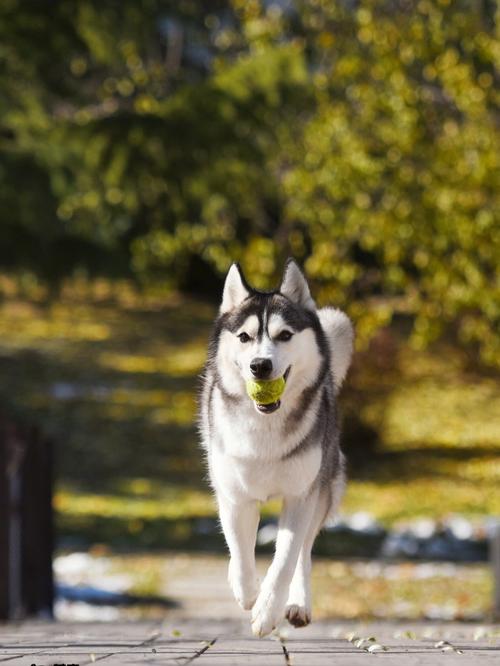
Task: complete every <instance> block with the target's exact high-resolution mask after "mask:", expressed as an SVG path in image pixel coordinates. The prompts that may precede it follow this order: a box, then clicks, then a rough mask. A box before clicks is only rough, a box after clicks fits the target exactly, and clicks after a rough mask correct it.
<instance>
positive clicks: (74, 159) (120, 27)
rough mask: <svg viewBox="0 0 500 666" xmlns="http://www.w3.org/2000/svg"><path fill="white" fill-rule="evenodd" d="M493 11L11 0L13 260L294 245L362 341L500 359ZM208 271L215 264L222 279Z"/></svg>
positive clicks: (7, 139) (410, 0)
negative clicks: (405, 337)
mask: <svg viewBox="0 0 500 666" xmlns="http://www.w3.org/2000/svg"><path fill="white" fill-rule="evenodd" d="M499 24H500V20H499V10H498V8H497V5H495V4H494V3H490V2H484V3H469V2H466V1H465V0H459V1H458V2H454V3H450V2H449V0H437V1H433V2H431V1H430V0H419V1H418V2H416V1H414V0H383V1H382V2H375V0H358V1H357V2H354V3H353V2H352V1H350V0H338V1H337V2H329V1H326V0H308V1H307V2H306V1H305V0H304V1H301V0H297V1H296V2H285V1H281V2H278V1H276V2H264V1H262V2H261V1H259V0H245V1H244V0H227V1H223V0H219V1H218V2H195V1H194V0H181V1H180V2H173V1H167V0H140V1H138V0H123V1H122V2H118V1H117V2H107V3H105V4H104V5H103V4H102V3H98V2H97V0H65V1H54V2H51V3H39V2H36V0H23V1H21V0H5V1H4V2H3V3H2V4H1V6H0V86H1V89H2V96H1V97H0V141H1V143H0V150H1V155H2V159H1V163H0V207H1V209H2V210H3V211H4V221H3V224H2V226H1V228H0V261H1V263H2V265H3V266H5V267H7V268H11V269H14V268H19V267H28V268H30V269H31V270H33V271H36V272H38V273H39V274H40V275H42V276H43V277H44V278H46V279H49V280H51V281H52V282H53V283H57V281H58V280H60V279H61V278H62V277H63V276H64V275H67V274H69V273H71V271H73V270H74V269H75V268H76V267H80V266H84V267H85V268H86V269H87V270H88V271H89V272H107V273H108V274H109V273H111V274H113V273H114V274H124V273H125V274H129V275H135V276H137V277H139V278H140V279H142V280H158V279H160V280H162V281H163V282H166V283H167V284H170V285H172V286H173V287H181V288H192V287H198V288H199V287H200V285H203V284H207V277H209V273H210V272H211V273H212V277H214V276H216V275H219V276H220V275H222V274H223V273H224V271H225V270H226V269H227V266H228V264H229V262H230V261H231V260H232V259H239V260H240V261H241V262H242V264H243V266H244V268H245V269H246V271H247V272H248V274H249V277H250V278H251V279H252V280H253V281H254V282H255V283H256V284H257V285H258V286H262V287H267V286H270V285H272V284H273V283H274V282H275V281H276V280H277V279H278V274H279V271H280V268H281V265H282V262H283V260H284V258H285V256H286V255H287V254H293V255H295V256H296V257H297V258H298V259H299V260H301V261H303V262H304V265H305V269H306V272H307V273H308V275H309V276H310V277H311V278H312V280H313V281H314V282H315V283H316V285H315V286H316V293H318V295H319V298H318V300H319V301H320V302H326V301H330V302H332V301H333V302H335V303H337V304H339V305H343V306H346V307H347V308H348V310H349V311H350V313H351V314H352V315H353V316H354V317H355V318H356V320H357V329H358V331H359V334H360V338H361V339H368V337H369V336H370V335H371V333H372V332H373V330H374V329H375V328H376V327H377V326H378V325H381V324H384V323H387V322H389V321H390V320H391V318H392V317H394V316H395V315H397V314H398V313H402V314H404V315H405V316H407V317H409V318H411V320H412V321H413V339H414V342H415V343H416V344H418V345H422V344H425V343H426V342H427V341H429V340H430V339H432V338H433V337H436V336H438V335H439V334H440V333H441V332H442V330H443V329H444V328H445V327H446V328H448V329H450V328H452V329H455V330H456V335H457V337H458V338H459V339H460V340H461V341H462V342H464V343H473V344H474V345H476V346H477V347H478V348H480V351H481V353H482V356H483V359H484V360H485V361H487V362H490V363H495V362H496V361H497V360H498V358H499V357H500V353H499V352H500V348H499V344H500V343H499V341H498V336H497V330H498V326H499V323H500V322H499V319H500V305H499V304H500V299H499V289H498V287H499V275H498V270H499V269H498V266H499V263H500V262H499V259H500V256H499V255H500V250H499V247H500V243H499V240H500V239H499V233H500V232H499V226H498V219H497V215H498V209H499V205H498V204H499V202H498V185H499V173H500V171H499V168H498V167H499V164H498V161H499V157H498V156H499V140H498V121H499V114H498V97H499V92H498V70H497V69H496V65H497V63H498V58H499V55H500V44H499V40H498V30H499ZM208 284H209V285H210V279H209V280H208Z"/></svg>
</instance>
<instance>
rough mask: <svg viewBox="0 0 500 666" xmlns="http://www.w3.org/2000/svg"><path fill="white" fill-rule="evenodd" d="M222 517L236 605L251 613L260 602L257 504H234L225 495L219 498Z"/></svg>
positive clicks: (229, 572)
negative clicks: (258, 600) (256, 561)
mask: <svg viewBox="0 0 500 666" xmlns="http://www.w3.org/2000/svg"><path fill="white" fill-rule="evenodd" d="M217 502H218V504H219V517H220V522H221V525H222V530H223V532H224V536H225V538H226V542H227V545H228V547H229V552H230V555H231V559H230V560H229V568H228V576H227V577H228V581H229V585H230V586H231V589H232V591H233V594H234V596H235V599H236V601H237V602H238V603H239V605H240V606H241V607H242V608H243V609H244V610H250V609H251V608H252V606H253V604H254V602H255V599H256V598H257V593H258V582H257V572H256V569H255V538H256V534H257V527H258V524H259V508H258V505H257V502H241V503H233V502H231V501H230V500H228V499H227V498H225V497H224V496H223V495H222V493H218V494H217Z"/></svg>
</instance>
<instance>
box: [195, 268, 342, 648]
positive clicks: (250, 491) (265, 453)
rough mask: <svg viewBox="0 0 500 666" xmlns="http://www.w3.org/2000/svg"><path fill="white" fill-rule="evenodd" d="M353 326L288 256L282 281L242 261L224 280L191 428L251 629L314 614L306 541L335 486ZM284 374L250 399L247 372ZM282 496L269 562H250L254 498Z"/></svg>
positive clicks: (263, 630) (332, 505)
mask: <svg viewBox="0 0 500 666" xmlns="http://www.w3.org/2000/svg"><path fill="white" fill-rule="evenodd" d="M352 346H353V329H352V326H351V323H350V321H349V319H348V318H347V316H346V315H345V314H344V313H343V312H340V311H339V310H336V309H334V308H322V309H320V310H318V309H317V308H316V305H315V303H314V301H313V299H312V297H311V294H310V291H309V287H308V285H307V282H306V280H305V278H304V276H303V274H302V273H301V271H300V269H299V267H298V266H297V264H296V263H295V261H294V260H292V259H289V260H288V262H287V264H286V267H285V271H284V275H283V279H282V282H281V286H280V288H279V289H278V290H276V291H271V292H262V291H257V290H255V289H253V288H251V287H250V286H249V285H248V284H247V282H246V280H245V278H244V276H243V274H242V272H241V270H240V268H239V266H238V265H237V264H233V265H232V266H231V268H230V269H229V272H228V274H227V277H226V281H225V285H224V292H223V297H222V305H221V307H220V311H219V315H218V317H217V319H216V322H215V326H214V330H213V334H212V338H211V341H210V344H209V354H208V360H207V364H206V367H205V372H204V375H203V387H202V394H201V404H200V419H199V420H200V431H201V436H202V440H203V447H204V448H205V450H206V455H207V460H208V469H209V476H210V481H211V483H212V486H213V488H214V490H215V494H216V498H217V503H218V508H219V516H220V521H221V525H222V529H223V531H224V536H225V538H226V541H227V545H228V547H229V551H230V562H229V570H228V580H229V584H230V586H231V588H232V591H233V593H234V596H235V597H236V600H237V601H238V602H239V604H240V605H241V606H242V608H244V609H245V610H250V609H252V631H253V633H254V634H255V635H256V636H265V635H267V634H269V633H270V632H271V631H272V630H273V629H274V628H275V627H276V626H277V625H278V624H279V622H280V621H281V620H282V619H283V618H284V617H286V618H287V619H288V621H289V622H290V623H291V624H292V625H294V626H296V627H302V626H305V625H306V624H309V622H310V621H311V592H310V582H309V578H310V572H311V549H312V546H313V542H314V539H315V537H316V535H317V533H318V531H319V530H320V529H321V527H322V526H323V525H324V523H325V522H326V521H327V520H328V519H330V518H331V516H332V514H333V512H334V511H335V509H336V507H337V505H338V502H339V500H340V498H341V495H342V491H343V488H344V458H343V455H342V452H341V450H340V447H339V425H338V420H337V412H336V394H337V391H338V389H339V388H340V385H341V384H342V381H343V380H344V377H345V375H346V373H347V369H348V367H349V364H350V360H351V354H352ZM280 377H283V378H284V379H285V381H286V384H285V389H284V392H283V393H282V395H281V397H280V399H279V400H277V401H276V402H273V403H271V404H265V405H264V404H257V403H255V402H254V401H253V400H252V399H251V398H249V397H248V395H247V392H246V388H245V387H246V382H247V381H248V380H255V379H258V380H262V379H277V378H280ZM274 496H281V497H282V498H283V509H282V513H281V517H280V520H279V527H278V535H277V539H276V550H275V555H274V559H273V562H272V564H271V566H270V567H269V569H268V571H267V574H266V576H265V578H264V580H263V582H262V584H261V585H260V589H259V584H258V580H257V573H256V568H255V538H256V532H257V527H258V523H259V503H260V502H265V501H266V500H268V499H269V498H270V497H274Z"/></svg>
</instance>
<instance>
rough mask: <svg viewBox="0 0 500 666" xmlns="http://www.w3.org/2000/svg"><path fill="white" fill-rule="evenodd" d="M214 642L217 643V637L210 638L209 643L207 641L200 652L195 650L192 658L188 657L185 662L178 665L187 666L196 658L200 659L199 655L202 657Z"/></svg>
mask: <svg viewBox="0 0 500 666" xmlns="http://www.w3.org/2000/svg"><path fill="white" fill-rule="evenodd" d="M216 641H217V637H216V638H212V640H211V641H207V644H206V645H204V646H203V647H202V648H201V649H200V650H197V651H196V652H195V653H194V654H193V656H192V657H189V659H188V660H187V661H182V662H181V661H179V663H181V664H183V666H187V664H192V663H193V661H194V660H195V659H198V657H201V655H202V654H203V653H204V652H206V651H207V650H208V649H209V648H211V647H212V645H214V643H215V642H216Z"/></svg>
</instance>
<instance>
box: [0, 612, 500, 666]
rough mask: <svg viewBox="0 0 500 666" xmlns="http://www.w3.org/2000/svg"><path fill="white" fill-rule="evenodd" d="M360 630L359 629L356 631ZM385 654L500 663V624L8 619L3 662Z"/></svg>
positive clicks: (269, 662)
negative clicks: (278, 631) (272, 628)
mask: <svg viewBox="0 0 500 666" xmlns="http://www.w3.org/2000/svg"><path fill="white" fill-rule="evenodd" d="M353 634H354V635H353ZM370 660H378V661H381V662H383V663H385V664H397V665H398V666H399V665H401V666H407V665H416V664H429V665H433V666H434V664H438V665H441V664H443V665H444V664H446V665H455V664H460V665H461V666H465V665H466V664H467V665H468V664H471V665H474V666H477V665H480V664H500V626H498V625H497V626H496V627H495V626H483V625H481V626H477V625H471V624H466V625H463V624H442V625H435V624H432V625H430V624H413V625H410V626H409V625H408V623H405V624H404V625H398V624H397V623H394V622H391V623H379V624H376V623H372V624H370V625H365V626H363V625H362V624H359V623H340V624H339V623H331V622H328V623H316V624H313V625H311V626H310V627H307V628H306V629H302V630H296V629H290V631H289V632H288V635H286V636H285V635H283V636H282V637H281V639H280V638H278V637H276V638H275V639H274V640H273V639H262V640H258V639H255V638H252V637H251V636H250V635H249V629H248V624H247V621H246V618H245V622H244V623H241V622H235V621H234V620H227V621H221V622H218V621H215V620H210V619H208V620H201V619H199V620H192V619H190V620H184V621H182V620H180V619H178V620H177V621H176V622H175V623H173V622H171V621H169V620H167V621H164V622H161V623H158V622H156V623H152V622H149V623H148V622H130V623H123V622H121V623H115V622H113V623H109V624H107V623H99V624H94V623H93V624H84V623H62V622H61V623H43V622H28V623H20V624H8V625H0V662H1V663H3V662H5V663H6V666H7V665H8V666H11V665H12V666H14V665H16V666H17V665H18V664H19V665H21V664H22V665H23V666H30V665H31V664H36V665H37V666H42V665H44V666H49V665H53V664H66V665H67V666H68V665H69V664H79V665H80V666H83V665H84V664H92V663H95V662H102V664H103V666H118V664H120V665H127V664H159V665H161V664H172V665H173V664H179V665H185V664H193V663H194V664H195V666H198V665H199V666H240V665H241V666H243V665H246V666H326V665H328V666H332V665H334V664H339V666H344V665H345V666H355V665H358V664H364V665H365V666H366V664H368V663H373V662H370Z"/></svg>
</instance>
